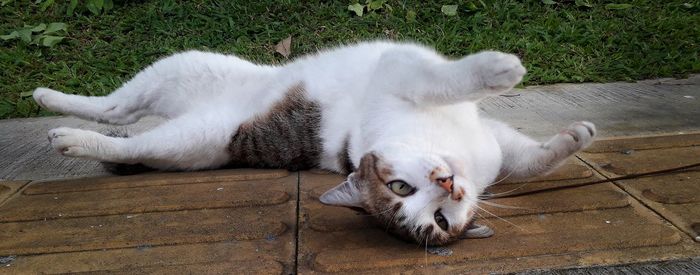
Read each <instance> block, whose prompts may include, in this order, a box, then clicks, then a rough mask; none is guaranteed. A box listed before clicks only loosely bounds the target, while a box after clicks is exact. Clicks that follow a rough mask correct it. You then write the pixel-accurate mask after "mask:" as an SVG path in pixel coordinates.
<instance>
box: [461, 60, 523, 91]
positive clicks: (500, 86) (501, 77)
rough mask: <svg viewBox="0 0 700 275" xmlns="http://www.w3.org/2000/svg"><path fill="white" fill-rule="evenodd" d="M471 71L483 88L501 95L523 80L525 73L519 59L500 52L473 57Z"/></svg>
mask: <svg viewBox="0 0 700 275" xmlns="http://www.w3.org/2000/svg"><path fill="white" fill-rule="evenodd" d="M473 58H474V59H473V62H474V63H473V64H472V66H475V67H473V69H474V70H475V74H476V75H477V76H478V78H479V81H480V83H482V85H483V87H484V88H485V89H487V90H489V91H490V92H493V93H503V92H507V91H508V90H510V89H512V88H513V87H515V85H517V84H518V83H520V81H522V80H523V76H524V75H525V73H526V72H527V70H526V69H525V67H523V65H522V64H521V63H520V58H518V57H517V56H515V55H512V54H505V53H501V52H481V53H478V54H476V55H474V56H473Z"/></svg>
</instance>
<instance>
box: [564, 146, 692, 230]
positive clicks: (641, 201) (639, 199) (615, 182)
mask: <svg viewBox="0 0 700 275" xmlns="http://www.w3.org/2000/svg"><path fill="white" fill-rule="evenodd" d="M576 158H578V159H579V160H581V161H583V163H585V164H586V165H587V166H589V167H590V168H591V169H593V171H595V172H596V173H598V174H600V175H601V176H603V177H604V178H606V179H608V180H610V179H611V177H608V176H607V175H605V173H603V172H601V171H600V170H598V169H596V168H595V166H594V165H592V164H590V163H588V162H587V161H586V160H585V159H584V158H582V157H580V156H579V155H576ZM610 183H612V184H614V185H615V186H616V187H617V188H619V189H620V190H622V191H623V192H625V194H627V195H629V196H630V197H631V198H632V199H634V200H635V201H637V202H638V203H639V204H640V205H642V206H644V208H646V209H648V210H649V211H651V212H653V213H654V214H656V216H658V217H659V218H661V219H662V220H663V221H665V222H666V223H668V224H670V225H673V227H674V228H675V229H676V230H678V231H680V232H681V233H683V234H684V235H688V233H686V232H685V231H684V230H683V229H681V228H680V227H678V225H676V224H675V223H673V222H672V221H671V220H669V219H668V218H666V216H664V215H663V214H661V213H659V211H656V210H655V209H654V208H653V207H651V206H650V205H649V204H647V203H646V202H645V201H644V200H642V199H641V198H639V197H638V196H635V195H634V194H632V193H630V192H629V191H627V189H626V188H625V187H624V186H622V183H620V182H618V181H616V180H611V181H610ZM689 237H691V239H692V236H689Z"/></svg>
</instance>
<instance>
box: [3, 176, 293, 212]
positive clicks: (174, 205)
mask: <svg viewBox="0 0 700 275" xmlns="http://www.w3.org/2000/svg"><path fill="white" fill-rule="evenodd" d="M285 181H288V180H287V179H284V178H282V179H275V180H262V181H223V182H209V183H192V184H178V185H159V186H145V187H138V188H132V187H130V188H120V189H117V188H107V189H102V190H90V189H88V191H69V192H62V191H63V190H61V189H63V188H57V189H59V190H57V191H56V193H44V194H39V195H27V193H34V192H28V191H32V190H33V189H32V188H33V187H35V186H36V185H31V186H29V187H28V188H27V189H25V192H24V195H23V196H19V197H17V198H15V199H14V200H11V201H9V202H7V203H6V204H5V205H4V206H3V207H2V208H0V222H7V221H30V220H45V219H56V218H72V217H86V216H96V215H100V216H102V215H117V214H138V213H148V212H163V211H175V210H192V209H214V208H230V207H244V206H265V205H275V204H281V203H285V202H287V201H288V200H289V198H290V194H289V193H288V192H286V191H285V190H284V189H283V188H281V187H284V182H285ZM79 182H80V183H81V184H78V185H77V186H76V187H80V186H81V185H82V183H84V182H89V180H81V181H79ZM180 182H181V181H180ZM115 183H116V184H117V185H118V184H120V183H122V181H115ZM142 183H148V182H142ZM68 184H70V182H69V183H68ZM38 185H39V188H37V189H41V190H46V189H47V188H49V189H50V187H51V186H54V185H55V186H57V187H65V186H66V185H67V184H63V183H60V182H59V183H57V184H54V183H52V182H45V183H40V184H38ZM98 186H99V184H98ZM102 187H111V186H102ZM59 191H61V192H59Z"/></svg>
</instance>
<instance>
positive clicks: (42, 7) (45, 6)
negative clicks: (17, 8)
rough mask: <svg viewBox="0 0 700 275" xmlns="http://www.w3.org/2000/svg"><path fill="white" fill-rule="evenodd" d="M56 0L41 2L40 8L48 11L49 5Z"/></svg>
mask: <svg viewBox="0 0 700 275" xmlns="http://www.w3.org/2000/svg"><path fill="white" fill-rule="evenodd" d="M53 2H54V0H46V1H44V3H41V6H39V9H40V10H41V11H46V9H48V8H49V6H51V5H53Z"/></svg>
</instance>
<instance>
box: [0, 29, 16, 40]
mask: <svg viewBox="0 0 700 275" xmlns="http://www.w3.org/2000/svg"><path fill="white" fill-rule="evenodd" d="M17 37H19V32H17V31H13V32H11V33H10V34H6V35H0V39H2V40H5V41H7V40H12V39H15V38H17Z"/></svg>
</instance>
